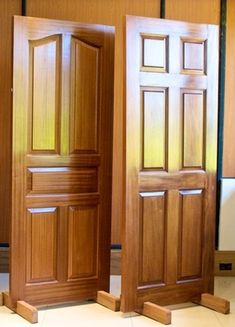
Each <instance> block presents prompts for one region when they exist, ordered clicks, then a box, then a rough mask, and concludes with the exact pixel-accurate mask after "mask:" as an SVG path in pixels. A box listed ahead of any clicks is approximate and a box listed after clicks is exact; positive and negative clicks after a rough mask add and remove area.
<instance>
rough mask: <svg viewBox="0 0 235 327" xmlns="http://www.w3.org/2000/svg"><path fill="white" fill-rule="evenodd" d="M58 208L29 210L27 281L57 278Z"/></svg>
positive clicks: (53, 279) (43, 280)
mask: <svg viewBox="0 0 235 327" xmlns="http://www.w3.org/2000/svg"><path fill="white" fill-rule="evenodd" d="M57 228H58V209H57V208H30V209H28V211H27V282H28V283H34V282H45V281H50V280H51V281H55V280H56V278H57V277H56V265H57Z"/></svg>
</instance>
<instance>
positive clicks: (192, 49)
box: [182, 39, 206, 74]
mask: <svg viewBox="0 0 235 327" xmlns="http://www.w3.org/2000/svg"><path fill="white" fill-rule="evenodd" d="M182 47H183V57H182V59H183V65H182V66H183V72H184V73H189V74H203V73H205V70H206V57H205V54H206V52H205V42H204V40H190V39H186V40H185V39H183V40H182Z"/></svg>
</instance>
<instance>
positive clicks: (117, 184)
mask: <svg viewBox="0 0 235 327" xmlns="http://www.w3.org/2000/svg"><path fill="white" fill-rule="evenodd" d="M26 14H27V16H34V17H45V18H52V19H63V20H64V19H66V20H73V21H79V22H85V23H94V24H105V25H112V26H115V27H116V35H115V44H116V46H115V85H114V89H115V95H114V125H113V135H114V139H113V188H112V189H113V195H112V243H118V244H120V243H121V220H122V194H123V182H122V172H123V162H124V160H123V151H124V147H123V144H124V143H123V130H124V125H123V113H124V111H123V53H124V38H123V36H124V31H123V28H124V25H123V19H124V16H125V15H137V16H146V17H160V0H147V1H144V0H99V1H97V0H89V1H87V0H69V1H65V0H50V1H47V0H40V1H36V2H35V0H27V12H26ZM83 50H84V51H85V49H84V48H83ZM86 51H88V48H87V49H86ZM90 53H92V51H90ZM93 55H94V51H93ZM77 72H78V71H77ZM74 73H75V72H74ZM77 90H78V89H77ZM89 101H90V102H92V101H94V98H93V99H89ZM80 123H81V124H82V123H83V121H82V120H81V121H80ZM94 132H95V130H94V129H93V130H90V131H89V132H88V131H87V133H94ZM91 140H92V139H91ZM90 142H91V141H90ZM71 146H73V141H72V142H71Z"/></svg>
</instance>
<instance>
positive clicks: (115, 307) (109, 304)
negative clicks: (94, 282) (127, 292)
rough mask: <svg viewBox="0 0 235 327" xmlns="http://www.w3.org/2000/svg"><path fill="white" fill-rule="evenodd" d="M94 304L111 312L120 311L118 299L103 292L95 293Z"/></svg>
mask: <svg viewBox="0 0 235 327" xmlns="http://www.w3.org/2000/svg"><path fill="white" fill-rule="evenodd" d="M96 302H97V303H99V304H101V305H103V306H104V307H106V308H108V309H110V310H112V311H120V298H118V297H116V296H114V295H112V294H110V293H107V292H105V291H98V292H97V299H96Z"/></svg>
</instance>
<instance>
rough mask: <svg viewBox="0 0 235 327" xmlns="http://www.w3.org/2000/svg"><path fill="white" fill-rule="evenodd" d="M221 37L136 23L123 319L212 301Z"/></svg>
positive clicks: (130, 39)
mask: <svg viewBox="0 0 235 327" xmlns="http://www.w3.org/2000/svg"><path fill="white" fill-rule="evenodd" d="M217 98H218V27H217V26H212V25H199V24H190V23H184V22H179V21H169V20H161V19H151V18H141V17H132V16H128V17H127V20H126V170H125V176H126V178H125V190H126V193H125V197H124V203H125V210H124V212H125V216H124V220H123V243H122V245H123V258H122V298H121V302H122V303H121V308H122V311H124V312H126V311H127V312H128V311H133V310H137V311H138V310H141V309H142V307H143V303H144V302H146V301H151V302H154V303H157V304H160V305H168V304H174V303H179V302H185V301H189V300H190V299H192V298H194V297H196V296H198V295H199V294H201V293H203V292H213V259H214V229H215V204H216V151H217Z"/></svg>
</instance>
